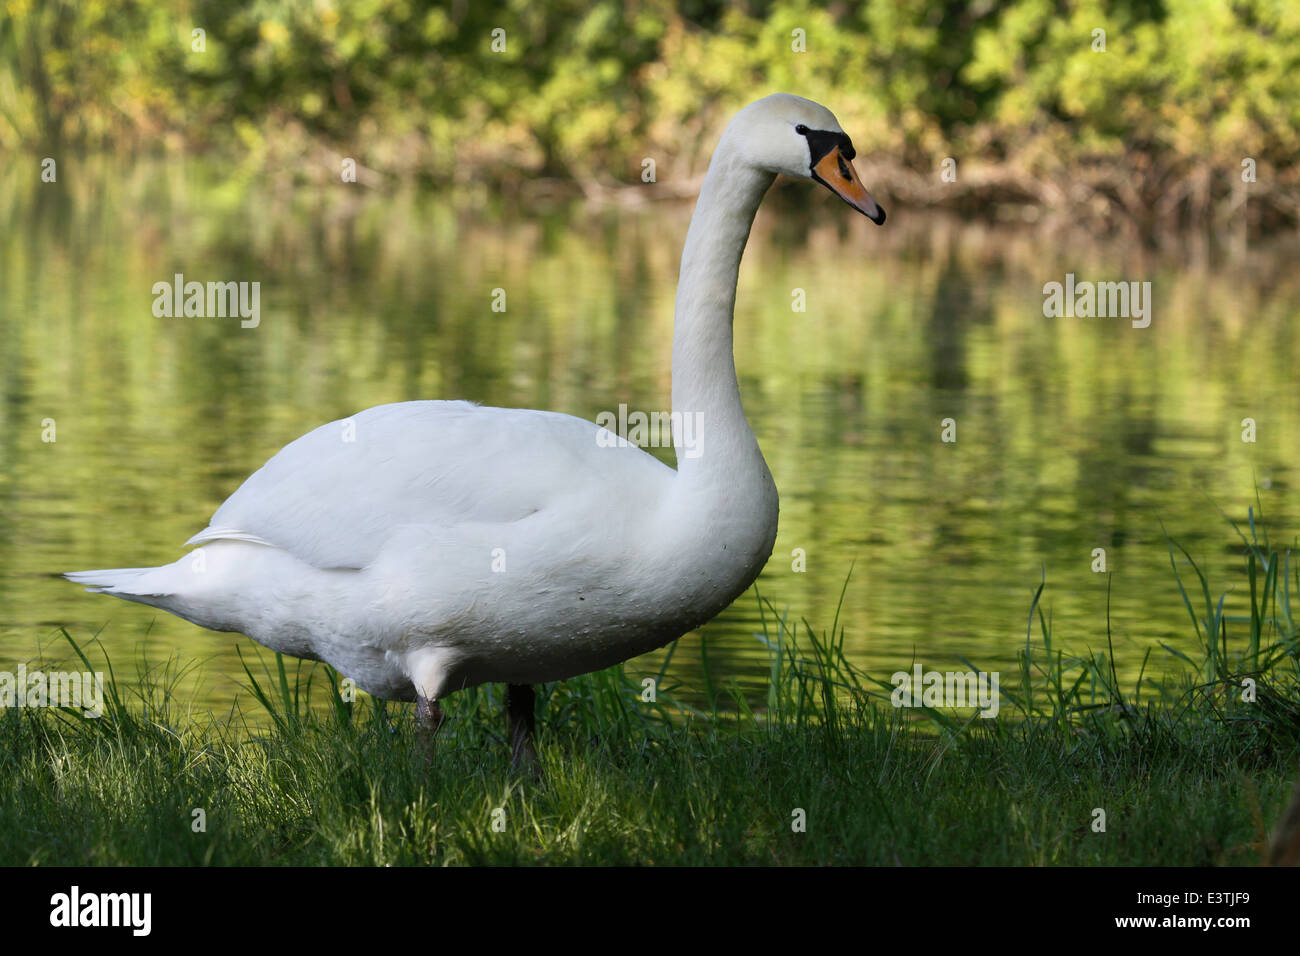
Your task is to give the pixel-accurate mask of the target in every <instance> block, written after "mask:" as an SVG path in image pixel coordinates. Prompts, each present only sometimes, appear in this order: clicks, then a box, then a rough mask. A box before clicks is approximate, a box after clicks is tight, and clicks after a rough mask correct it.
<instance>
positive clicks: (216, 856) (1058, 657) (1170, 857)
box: [0, 514, 1300, 866]
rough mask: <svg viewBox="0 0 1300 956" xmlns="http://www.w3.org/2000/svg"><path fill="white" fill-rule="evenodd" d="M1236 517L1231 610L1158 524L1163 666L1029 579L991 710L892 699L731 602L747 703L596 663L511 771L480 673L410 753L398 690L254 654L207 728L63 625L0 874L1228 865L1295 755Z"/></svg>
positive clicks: (1270, 810) (1286, 662) (23, 732)
mask: <svg viewBox="0 0 1300 956" xmlns="http://www.w3.org/2000/svg"><path fill="white" fill-rule="evenodd" d="M1248 531H1249V533H1248V534H1246V533H1244V532H1240V529H1239V533H1241V534H1242V540H1243V560H1244V561H1245V563H1246V566H1247V578H1248V580H1249V582H1250V607H1249V612H1248V614H1244V615H1239V616H1232V615H1229V614H1227V613H1225V611H1224V606H1225V601H1224V598H1223V597H1222V596H1221V597H1219V598H1217V599H1216V598H1214V597H1213V592H1212V590H1211V587H1210V584H1209V582H1208V581H1207V580H1206V577H1205V575H1204V574H1203V573H1202V571H1201V569H1200V568H1199V566H1197V565H1196V563H1195V562H1194V561H1192V559H1191V557H1190V555H1187V554H1186V552H1184V551H1182V549H1181V548H1179V547H1178V545H1176V544H1175V543H1173V542H1172V541H1170V542H1169V553H1170V562H1171V565H1172V567H1173V571H1174V577H1175V580H1176V582H1177V586H1178V588H1179V589H1180V591H1181V593H1182V594H1183V596H1184V599H1185V602H1186V605H1187V609H1188V612H1189V615H1190V617H1191V620H1192V622H1193V628H1194V629H1195V632H1196V634H1197V635H1198V637H1199V638H1200V647H1201V654H1200V659H1199V660H1198V659H1194V658H1193V657H1191V656H1189V655H1187V654H1185V653H1183V652H1181V651H1178V650H1176V649H1174V648H1166V650H1167V651H1168V653H1169V654H1171V655H1173V658H1171V659H1170V660H1171V661H1173V662H1174V663H1175V664H1176V665H1177V666H1179V667H1181V668H1182V672H1181V673H1176V674H1175V676H1173V677H1164V678H1161V679H1159V680H1157V679H1155V678H1152V677H1151V676H1149V675H1148V674H1147V666H1146V664H1145V663H1144V665H1143V672H1142V675H1141V676H1139V678H1138V680H1137V682H1136V683H1135V685H1134V686H1133V687H1132V688H1130V689H1125V688H1121V687H1120V686H1119V680H1118V678H1117V676H1116V671H1115V669H1114V667H1113V664H1112V657H1111V654H1110V652H1109V649H1108V651H1107V652H1104V653H1102V652H1098V653H1089V654H1088V655H1086V656H1070V655H1067V654H1066V653H1065V652H1064V651H1063V650H1061V649H1060V648H1058V647H1056V646H1055V645H1054V643H1053V640H1052V631H1051V622H1050V617H1049V616H1048V615H1047V614H1046V613H1045V612H1044V610H1043V606H1042V596H1043V594H1044V587H1045V584H1040V585H1039V587H1038V590H1037V591H1036V592H1035V594H1034V596H1033V600H1032V602H1031V606H1030V615H1029V625H1030V627H1029V631H1028V633H1027V635H1026V642H1025V647H1024V650H1023V651H1022V652H1021V653H1020V660H1019V668H1018V674H1017V675H1016V679H1015V680H1014V681H1004V682H1003V686H1002V701H1003V705H1002V711H1001V714H1000V716H999V717H998V718H997V719H996V720H982V719H979V718H978V717H976V716H974V713H973V711H966V712H962V711H953V710H938V709H925V710H911V711H908V710H897V709H895V708H893V707H891V706H890V705H889V703H888V697H889V692H890V691H891V690H892V685H890V684H888V683H886V682H883V681H879V680H876V679H873V678H871V677H869V676H868V675H865V674H863V673H862V672H861V671H860V670H859V669H857V668H856V667H854V666H853V665H852V663H851V662H850V661H849V660H848V659H847V658H846V657H845V655H844V652H843V645H844V627H843V625H842V623H841V621H840V619H839V613H838V609H837V611H836V613H835V615H834V617H833V619H832V621H831V624H830V626H829V628H827V629H825V630H821V631H817V630H815V629H814V628H813V627H812V626H811V625H809V624H808V622H806V621H800V622H798V623H797V624H795V623H791V621H790V619H789V616H788V615H781V614H778V613H777V612H776V609H775V608H773V607H772V606H771V605H770V604H768V603H767V602H763V601H761V599H760V607H761V609H762V612H763V618H762V620H763V633H762V634H761V635H759V637H760V639H761V640H762V641H763V642H764V643H765V645H766V647H767V649H768V654H769V659H770V664H771V666H770V670H769V680H768V687H767V689H766V694H765V695H763V696H762V697H761V698H759V699H757V700H755V699H753V698H751V697H749V696H747V695H745V694H743V693H741V692H740V690H739V688H738V687H737V686H736V685H734V684H733V685H730V686H725V687H720V686H717V685H716V684H715V682H714V681H712V680H711V679H708V678H706V680H707V686H706V688H705V689H704V690H705V693H704V694H703V698H704V701H705V703H704V704H703V706H702V707H692V706H690V705H688V704H686V703H684V702H682V701H681V700H679V699H677V698H678V695H679V692H680V691H681V690H682V689H681V688H679V687H675V686H673V684H672V682H671V680H670V678H669V677H668V672H669V665H670V662H671V659H672V655H671V653H670V655H669V656H668V659H667V660H666V661H665V662H664V665H663V671H662V672H661V674H660V679H659V681H658V682H657V695H656V700H655V701H654V702H647V701H644V700H643V699H642V698H643V694H644V690H645V689H644V688H643V686H642V684H641V683H639V682H634V681H633V680H631V679H630V678H629V677H628V676H627V675H626V674H625V673H624V672H623V670H622V669H621V668H613V669H611V670H608V671H603V672H600V673H596V674H591V675H587V676H584V677H582V678H578V679H576V680H573V681H567V682H564V683H562V684H555V685H546V686H545V687H543V688H540V693H539V705H538V715H539V733H540V737H539V751H540V754H541V760H542V764H543V766H544V768H545V775H544V778H543V779H542V780H541V781H534V780H533V779H531V777H528V776H526V775H520V774H517V773H513V772H512V771H511V770H510V768H509V765H508V761H509V748H508V746H507V744H506V741H505V733H504V720H503V718H502V716H501V714H502V700H501V688H499V687H497V686H485V687H479V688H474V689H471V690H468V691H465V692H462V693H460V694H457V695H455V696H454V697H453V698H451V699H450V700H449V701H448V702H447V711H448V718H449V719H448V721H447V723H446V724H445V725H444V727H443V730H442V732H441V733H440V735H439V738H438V741H437V745H436V752H435V753H434V754H433V755H432V759H430V758H429V755H428V754H427V753H426V751H425V749H424V748H423V747H422V746H421V744H420V741H419V739H418V735H417V734H416V732H415V728H414V727H413V726H412V720H411V710H412V708H411V707H409V706H396V705H394V706H392V707H388V708H386V707H384V706H383V705H382V704H380V703H378V702H375V701H373V700H371V699H369V698H365V697H362V699H361V700H360V701H358V702H356V703H345V702H344V701H343V700H342V698H341V697H340V693H339V691H340V687H339V684H338V682H337V680H336V677H335V675H334V674H333V673H332V672H331V671H329V669H328V668H325V667H322V666H316V665H302V664H293V663H291V664H288V665H286V662H285V660H284V659H283V658H280V657H279V656H276V657H274V658H271V657H270V656H269V655H258V656H257V657H256V658H255V659H254V660H252V661H246V662H245V668H246V672H247V676H248V680H249V690H250V692H251V694H252V697H253V698H254V700H255V701H256V702H257V705H258V707H259V708H260V709H261V710H262V711H264V712H265V713H264V714H263V715H262V716H263V717H264V718H265V719H262V720H260V721H256V722H255V721H252V720H249V719H247V717H246V715H244V714H243V713H242V712H240V711H239V710H238V709H235V710H232V712H231V713H230V714H229V715H226V716H225V717H220V718H218V717H214V716H211V715H196V714H193V713H191V712H189V711H188V710H186V709H185V707H184V704H183V702H181V701H179V700H177V698H176V696H175V694H174V693H173V689H174V688H175V686H176V685H177V682H178V681H179V679H180V678H181V676H183V675H182V674H181V673H180V672H179V671H178V670H177V668H176V665H175V664H174V663H173V664H171V665H168V666H164V667H162V668H159V669H154V670H146V671H145V672H144V673H142V674H141V675H140V678H139V679H138V680H137V681H136V682H135V683H134V684H133V687H132V690H131V691H129V692H124V691H123V690H122V689H121V687H120V686H119V685H118V683H117V682H116V680H114V679H113V677H112V674H111V662H107V660H106V661H105V664H104V665H103V666H101V667H98V668H97V667H95V666H93V664H92V662H91V660H90V657H89V656H88V654H87V653H86V652H85V651H84V650H83V649H82V648H81V647H79V646H78V645H77V644H75V643H74V642H73V641H72V638H71V637H69V638H68V641H69V644H70V645H71V646H72V648H73V649H74V652H75V653H76V654H77V656H79V657H80V658H81V660H82V662H83V664H84V666H85V667H86V668H87V669H90V670H97V669H98V670H104V669H105V668H107V669H108V671H109V674H108V676H109V681H108V686H107V688H106V698H107V699H106V702H105V713H104V715H103V716H102V717H100V718H99V719H87V718H84V717H82V716H81V715H80V714H79V713H78V712H76V711H72V710H59V709H48V708H24V709H16V708H11V709H5V710H3V711H0V864H39V865H51V864H70V865H82V864H138V865H159V864H179V865H193V864H221V865H229V864H307V865H314V864H346V865H364V866H380V865H389V864H391V865H395V866H396V865H429V864H513V863H595V864H649V865H666V864H691V863H695V864H839V863H853V864H885V865H896V864H909V865H910V864H1103V865H1114V864H1163V865H1175V866H1177V865H1206V864H1229V865H1231V864H1254V863H1258V862H1260V861H1261V859H1262V857H1263V855H1264V853H1265V845H1266V841H1267V833H1268V830H1269V828H1270V827H1271V823H1272V821H1274V820H1275V819H1277V818H1278V817H1279V816H1280V815H1281V813H1282V810H1283V808H1284V807H1285V805H1286V803H1287V801H1288V798H1289V797H1290V793H1291V781H1292V780H1293V779H1294V776H1295V772H1296V769H1297V761H1298V760H1300V654H1298V650H1300V627H1298V626H1297V622H1296V619H1295V616H1294V615H1293V612H1292V598H1293V597H1294V596H1300V567H1293V562H1292V560H1291V552H1290V551H1287V552H1284V553H1282V554H1279V553H1278V552H1277V551H1275V550H1273V549H1272V548H1270V546H1269V545H1268V542H1267V540H1264V541H1260V540H1259V538H1258V536H1257V529H1256V527H1255V524H1254V521H1253V514H1252V521H1251V522H1250V527H1249V529H1248ZM1293 583H1294V584H1296V587H1295V588H1294V589H1293V588H1292V587H1291V584H1293ZM846 586H847V581H846ZM1035 632H1036V633H1037V635H1038V640H1034V639H1033V635H1034V634H1035ZM683 647H684V645H682V646H677V647H674V649H673V650H674V651H675V652H677V653H682V652H683V649H682V648H683ZM699 652H700V653H701V654H702V655H703V657H704V664H705V668H704V673H705V674H706V675H707V674H708V669H707V645H706V644H705V643H704V642H703V641H701V642H700V645H699ZM970 666H971V668H972V669H977V668H975V667H974V665H970ZM1247 678H1249V679H1250V680H1253V681H1254V689H1255V699H1254V700H1253V701H1248V700H1243V699H1242V697H1243V691H1244V690H1245V689H1246V688H1247V687H1248V686H1249V685H1243V681H1244V680H1246V679H1247ZM313 699H314V700H322V699H323V700H324V701H325V702H326V703H325V706H309V702H310V701H312V700H313ZM1098 809H1100V810H1104V811H1105V831H1104V832H1097V831H1095V830H1094V821H1095V820H1097V819H1098V818H1097V814H1096V811H1097V810H1098ZM200 810H201V811H202V817H201V822H202V823H203V824H204V826H203V827H202V828H200V827H199V822H200V817H199V815H198V814H196V811H200ZM798 811H802V816H803V818H804V819H805V820H806V830H804V832H796V831H795V829H794V827H793V826H792V824H794V823H795V821H796V820H797V818H798V817H799V814H798Z"/></svg>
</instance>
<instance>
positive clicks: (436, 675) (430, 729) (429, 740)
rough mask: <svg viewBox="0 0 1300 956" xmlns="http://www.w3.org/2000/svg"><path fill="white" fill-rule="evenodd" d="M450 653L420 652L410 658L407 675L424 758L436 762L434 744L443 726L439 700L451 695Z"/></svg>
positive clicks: (442, 651)
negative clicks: (413, 698) (411, 687)
mask: <svg viewBox="0 0 1300 956" xmlns="http://www.w3.org/2000/svg"><path fill="white" fill-rule="evenodd" d="M447 663H448V660H447V652H446V651H445V650H443V649H441V648H436V647H431V648H421V649H420V650H418V651H415V652H413V653H412V654H411V655H409V656H408V657H407V660H406V664H407V668H408V670H407V673H409V674H410V675H411V683H413V684H414V685H415V721H416V727H417V730H418V733H419V735H420V737H421V738H422V740H423V742H424V747H425V756H426V758H428V759H430V760H431V759H432V758H433V740H434V737H435V736H436V735H437V733H438V728H439V727H441V726H442V720H443V714H442V707H440V706H439V705H438V700H439V699H440V698H442V697H445V696H446V695H447V694H448V693H450V690H451V689H450V688H449V687H448V686H447V674H448V669H447Z"/></svg>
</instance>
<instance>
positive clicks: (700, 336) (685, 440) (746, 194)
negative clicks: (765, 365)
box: [673, 136, 776, 507]
mask: <svg viewBox="0 0 1300 956" xmlns="http://www.w3.org/2000/svg"><path fill="white" fill-rule="evenodd" d="M775 178H776V177H775V176H774V175H773V174H771V173H765V172H762V171H761V170H756V169H754V168H752V167H750V166H749V165H747V164H745V163H743V162H740V161H739V160H738V159H737V157H736V156H735V154H734V152H733V151H732V150H731V149H730V148H729V143H728V140H727V137H725V136H724V137H723V140H722V142H721V143H720V144H719V146H718V149H717V151H716V152H715V153H714V155H713V160H712V162H711V163H710V164H709V171H708V174H707V175H706V176H705V178H704V186H703V188H702V189H701V190H700V198H699V200H698V202H697V203H696V206H695V214H694V216H692V217H691V225H690V229H689V230H688V231H687V233H686V245H685V247H684V249H683V250H682V267H681V277H680V279H679V281H678V285H677V308H676V318H675V320H674V321H675V326H674V332H673V420H674V427H679V426H680V427H681V428H682V430H683V432H684V434H679V435H678V436H677V438H676V445H677V471H678V479H679V481H680V482H681V483H682V485H683V486H685V487H687V488H689V489H691V490H692V491H701V490H709V491H714V492H715V494H717V493H721V492H722V489H723V488H726V489H728V491H729V494H731V495H735V496H738V497H742V498H743V497H744V496H745V495H746V493H748V494H749V497H750V498H751V500H752V497H753V495H755V494H757V493H758V491H759V488H758V486H759V485H766V486H769V487H770V486H771V475H770V474H769V473H768V471H767V466H766V464H765V463H764V462H763V456H762V454H761V453H760V451H759V448H758V442H757V441H756V440H755V439H754V433H753V432H752V431H751V430H750V427H749V423H748V422H747V421H746V420H745V410H744V409H743V408H742V407H741V404H740V386H739V383H738V382H737V380H736V365H735V359H734V357H733V355H732V332H731V322H732V313H733V308H734V306H735V302H736V277H737V274H738V272H739V269H740V257H741V255H742V254H743V253H744V251H745V243H746V241H747V240H748V239H749V229H750V226H751V225H752V224H753V221H754V213H755V212H757V210H758V205H759V203H760V202H762V200H763V195H764V193H766V192H767V190H768V187H769V186H771V185H772V181H773V180H774V179H775ZM692 438H693V439H694V447H692V442H691V439H692ZM750 483H753V487H746V486H747V485H750ZM773 507H775V505H774V504H773Z"/></svg>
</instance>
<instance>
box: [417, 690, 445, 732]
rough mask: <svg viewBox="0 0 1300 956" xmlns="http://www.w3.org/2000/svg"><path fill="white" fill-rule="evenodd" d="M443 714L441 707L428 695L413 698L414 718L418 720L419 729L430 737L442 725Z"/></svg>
mask: <svg viewBox="0 0 1300 956" xmlns="http://www.w3.org/2000/svg"><path fill="white" fill-rule="evenodd" d="M443 718H444V715H443V712H442V707H441V705H439V703H438V702H437V701H436V700H432V699H430V698H428V697H416V698H415V719H416V720H417V721H419V723H420V728H421V730H422V731H423V732H424V733H426V734H428V735H429V736H430V737H432V736H433V735H434V734H436V733H437V732H438V728H439V727H441V726H442V721H443Z"/></svg>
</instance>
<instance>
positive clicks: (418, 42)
mask: <svg viewBox="0 0 1300 956" xmlns="http://www.w3.org/2000/svg"><path fill="white" fill-rule="evenodd" d="M3 10H4V17H3V18H0V148H6V149H18V148H24V149H52V148H56V147H58V146H59V145H62V144H69V143H70V144H82V145H89V146H92V147H101V148H119V147H121V146H122V145H124V144H132V143H134V144H136V145H140V146H148V145H151V144H157V143H159V142H168V143H172V144H173V145H175V146H190V147H196V148H199V147H201V148H216V149H218V150H220V151H222V152H223V153H225V154H228V155H234V156H241V157H243V160H244V161H245V162H248V163H252V164H255V165H257V166H259V167H261V166H265V165H267V164H274V163H276V162H280V161H282V160H283V159H284V158H285V157H293V158H297V159H302V158H304V157H306V158H307V159H308V160H322V161H323V158H322V156H321V155H320V147H322V146H323V147H325V148H327V149H328V150H329V151H332V152H333V153H334V154H336V155H337V154H338V153H340V152H341V153H343V154H346V155H350V156H354V157H356V158H357V159H358V161H359V162H361V163H362V164H363V165H364V166H366V167H369V168H372V169H376V170H379V171H383V172H392V173H400V174H418V175H420V176H423V177H428V178H432V179H434V180H437V181H445V182H452V181H464V180H466V179H481V178H490V179H492V180H494V181H499V180H502V179H509V178H519V177H524V176H530V177H536V176H546V177H560V178H565V179H572V180H576V181H578V182H580V183H584V184H585V183H589V182H594V183H607V184H612V183H620V182H633V181H635V177H636V174H637V172H638V171H639V168H640V166H639V163H640V160H641V158H642V157H644V156H655V157H657V158H658V159H659V161H660V168H661V169H663V170H664V173H663V174H662V175H679V176H682V177H688V176H689V175H691V174H692V173H698V172H699V171H700V170H701V169H702V166H703V163H704V162H705V160H706V159H707V154H708V151H709V149H710V148H711V147H712V144H713V142H714V138H715V137H716V135H717V132H718V130H719V128H720V126H721V124H722V123H723V122H724V121H725V120H726V118H727V117H728V116H729V115H730V114H731V113H732V112H733V111H734V110H735V109H736V108H738V107H739V106H741V105H743V104H744V103H746V102H748V101H750V100H752V99H754V98H756V97H757V96H759V95H761V94H763V93H766V92H770V91H773V90H777V89H785V90H790V91H792V92H798V93H800V94H803V95H806V96H809V97H812V98H814V99H819V100H822V101H824V102H827V103H830V104H833V106H834V108H835V109H836V111H837V112H838V114H839V116H840V119H841V122H842V123H843V124H844V125H845V126H846V128H849V129H851V130H853V131H854V134H855V137H856V139H857V140H858V144H859V149H860V150H861V151H862V152H864V153H873V152H874V153H878V154H879V155H880V156H883V157H888V158H889V160H890V161H892V162H895V163H903V164H905V165H906V166H907V167H908V168H910V169H912V170H913V171H916V172H921V173H924V174H926V175H930V174H932V173H933V171H934V170H935V169H936V168H937V166H938V164H939V162H940V161H941V160H942V159H943V158H944V157H947V156H953V157H959V158H960V159H961V160H962V162H963V163H970V164H973V167H972V168H979V167H980V165H981V164H984V165H988V164H996V163H1001V164H1005V168H1006V169H1007V170H1009V171H1010V173H1009V178H1011V179H1012V180H1013V184H1012V186H1011V192H1013V193H1018V194H1019V195H1020V196H1022V197H1024V198H1028V199H1035V200H1039V201H1043V202H1053V201H1056V202H1067V201H1071V200H1070V196H1069V195H1067V194H1068V193H1070V189H1069V188H1067V187H1068V185H1069V184H1071V183H1073V184H1074V194H1075V195H1074V197H1073V199H1074V200H1076V201H1077V200H1078V199H1080V198H1085V199H1092V198H1094V197H1101V198H1102V199H1103V200H1104V201H1105V202H1106V203H1108V204H1110V205H1111V206H1113V207H1114V208H1117V209H1120V210H1122V211H1125V212H1127V213H1129V214H1131V215H1132V216H1134V217H1139V216H1146V217H1148V218H1149V217H1152V216H1154V217H1156V218H1164V219H1169V218H1170V217H1172V216H1177V217H1182V218H1186V217H1187V216H1188V215H1192V216H1197V215H1200V216H1203V215H1205V214H1206V213H1207V209H1208V207H1209V205H1210V204H1211V202H1212V201H1214V200H1215V199H1216V198H1222V197H1223V196H1225V195H1227V194H1230V193H1231V192H1232V190H1234V189H1238V187H1237V185H1236V182H1237V181H1238V180H1239V176H1240V166H1241V162H1242V160H1243V159H1247V158H1249V159H1253V160H1255V161H1256V163H1257V164H1258V184H1257V187H1256V188H1255V189H1254V193H1255V194H1256V195H1258V196H1262V197H1275V196H1277V195H1280V193H1279V191H1283V192H1285V194H1286V195H1287V196H1292V192H1291V191H1293V189H1294V187H1295V186H1296V185H1297V175H1298V174H1297V169H1296V159H1295V158H1296V156H1297V155H1298V154H1300V150H1298V149H1297V147H1298V146H1300V142H1298V139H1297V138H1298V137H1300V8H1297V7H1296V5H1295V4H1292V3H1290V2H1288V0H1240V2H1234V3H1231V4H1227V3H1209V2H1204V0H1167V2H1157V0H1109V2H1108V0H1014V2H1008V3H991V2H988V0H970V2H941V3H935V2H933V0H872V2H868V3H863V4H843V5H829V6H828V5H823V4H819V3H813V2H810V0H777V2H755V3H749V4H745V5H743V6H739V7H736V6H731V5H726V4H714V3H703V2H691V3H681V4H675V3H672V2H670V0H633V2H626V0H595V2H588V0H550V2H548V3H545V4H536V3H530V2H527V0H510V2H507V3H505V4H475V3H466V2H451V3H447V2H441V3H430V2H427V0H356V2H349V3H339V2H335V0H257V2H248V0H243V2H233V0H180V2H177V3H168V4H154V3H144V2H130V0H126V2H110V0H87V2H71V0H49V2H35V0H6V2H5V4H4V7H3ZM196 29H199V30H203V31H204V48H203V49H202V50H201V51H199V50H195V49H194V36H193V33H192V31H194V30H196ZM495 30H503V31H504V35H503V40H504V49H500V50H494V49H493V34H494V31H495ZM1096 31H1104V44H1105V48H1104V51H1102V50H1101V49H1099V47H1098V41H1097V36H1098V34H1097V32H1096ZM796 35H797V36H798V38H799V41H800V42H801V43H802V44H803V45H804V49H805V50H806V52H797V51H796V49H795V45H796V44H795V39H796ZM1080 171H1082V174H1080ZM1080 184H1082V185H1080ZM1004 185H1006V184H1004ZM1080 192H1082V193H1083V194H1084V195H1083V196H1082V197H1080V195H1078V194H1079V193H1080ZM1292 198H1293V197H1292ZM1289 203H1290V200H1281V199H1280V200H1278V202H1276V203H1274V205H1275V206H1276V207H1277V208H1278V209H1290V208H1291V207H1290V205H1289Z"/></svg>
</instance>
